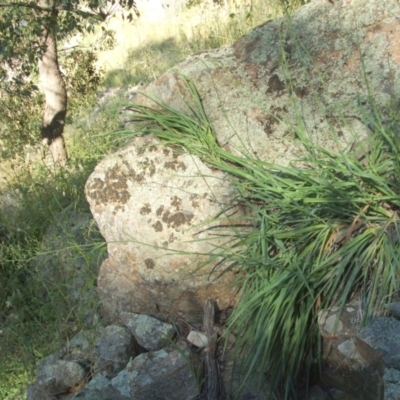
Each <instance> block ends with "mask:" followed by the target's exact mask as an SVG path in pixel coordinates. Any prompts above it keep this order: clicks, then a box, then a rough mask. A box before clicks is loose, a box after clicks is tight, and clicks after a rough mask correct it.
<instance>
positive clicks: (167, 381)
mask: <svg viewBox="0 0 400 400" xmlns="http://www.w3.org/2000/svg"><path fill="white" fill-rule="evenodd" d="M199 365H200V363H199V361H198V360H197V359H195V358H193V357H191V353H190V351H189V349H188V348H187V347H186V345H185V344H184V343H180V344H179V343H178V344H177V348H175V349H171V348H169V349H163V350H159V351H154V352H149V353H143V354H141V355H140V356H138V357H136V358H135V359H134V360H132V361H130V362H129V363H128V365H127V366H126V368H125V369H124V370H123V371H121V372H120V373H119V374H118V375H117V376H116V377H115V378H114V379H113V380H112V381H111V384H112V386H113V387H114V388H116V389H117V390H118V391H119V392H120V393H121V394H122V395H123V396H126V397H127V398H129V399H135V400H150V399H157V400H183V399H185V400H186V399H193V398H195V397H196V396H197V395H198V394H199V380H198V379H196V371H198V368H199Z"/></svg>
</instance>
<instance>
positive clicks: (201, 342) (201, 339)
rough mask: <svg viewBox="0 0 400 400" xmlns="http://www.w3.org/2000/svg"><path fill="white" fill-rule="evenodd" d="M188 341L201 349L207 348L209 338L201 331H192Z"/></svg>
mask: <svg viewBox="0 0 400 400" xmlns="http://www.w3.org/2000/svg"><path fill="white" fill-rule="evenodd" d="M187 340H188V342H190V343H192V344H194V345H195V346H197V347H200V348H201V347H206V346H207V343H208V339H207V336H206V335H205V334H204V333H202V332H199V331H190V332H189V335H188V337H187Z"/></svg>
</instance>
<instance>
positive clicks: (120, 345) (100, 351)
mask: <svg viewBox="0 0 400 400" xmlns="http://www.w3.org/2000/svg"><path fill="white" fill-rule="evenodd" d="M94 353H95V363H94V370H95V371H96V372H101V373H103V374H104V375H105V376H106V377H107V378H113V377H114V376H116V375H117V374H118V372H120V371H121V370H122V369H123V368H125V366H126V364H127V363H128V361H129V359H130V358H131V357H135V356H136V354H137V352H136V346H135V339H134V337H133V336H132V335H131V333H130V332H129V331H128V330H127V329H126V328H124V327H122V326H117V325H109V326H107V327H106V328H105V329H104V331H103V333H102V335H101V337H100V339H99V340H98V342H97V343H96V344H95V348H94Z"/></svg>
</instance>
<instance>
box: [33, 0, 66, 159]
mask: <svg viewBox="0 0 400 400" xmlns="http://www.w3.org/2000/svg"><path fill="white" fill-rule="evenodd" d="M40 3H42V4H46V3H47V4H46V5H48V2H46V0H42V1H40V2H39V4H40ZM46 13H48V15H46V17H47V18H46V23H45V25H44V26H43V37H42V38H43V43H42V44H43V48H44V53H43V55H42V57H41V58H40V60H39V76H40V81H41V86H42V89H43V91H44V95H45V101H46V103H45V109H44V111H43V117H42V129H41V130H42V141H43V143H44V144H47V145H49V147H50V151H51V153H52V155H53V159H54V161H55V162H57V163H59V164H61V165H64V164H65V163H66V161H67V151H66V148H65V143H64V137H63V133H64V124H65V117H66V115H67V101H68V98H67V90H66V88H65V82H64V79H63V76H62V74H61V71H60V68H59V65H58V57H57V36H56V35H57V31H56V27H57V16H58V12H57V11H56V10H52V11H46Z"/></svg>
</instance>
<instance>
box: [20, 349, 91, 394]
mask: <svg viewBox="0 0 400 400" xmlns="http://www.w3.org/2000/svg"><path fill="white" fill-rule="evenodd" d="M54 358H55V356H54V355H52V357H51V358H49V357H47V358H46V359H45V360H44V362H42V363H41V364H40V365H39V367H38V377H37V380H36V382H35V383H34V384H32V385H30V386H29V388H28V396H27V397H28V400H39V399H45V398H48V396H53V395H54V396H55V395H60V394H65V393H66V392H67V390H68V389H69V388H71V387H74V386H76V385H79V384H81V383H82V382H83V381H84V380H85V378H86V377H87V375H88V373H89V371H88V370H86V369H85V368H84V367H82V366H81V365H80V364H79V363H78V362H75V361H66V360H54Z"/></svg>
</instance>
